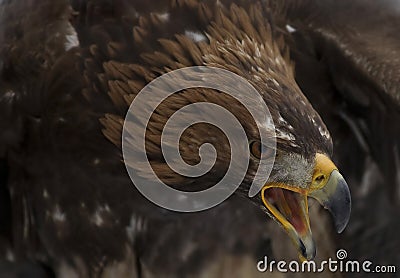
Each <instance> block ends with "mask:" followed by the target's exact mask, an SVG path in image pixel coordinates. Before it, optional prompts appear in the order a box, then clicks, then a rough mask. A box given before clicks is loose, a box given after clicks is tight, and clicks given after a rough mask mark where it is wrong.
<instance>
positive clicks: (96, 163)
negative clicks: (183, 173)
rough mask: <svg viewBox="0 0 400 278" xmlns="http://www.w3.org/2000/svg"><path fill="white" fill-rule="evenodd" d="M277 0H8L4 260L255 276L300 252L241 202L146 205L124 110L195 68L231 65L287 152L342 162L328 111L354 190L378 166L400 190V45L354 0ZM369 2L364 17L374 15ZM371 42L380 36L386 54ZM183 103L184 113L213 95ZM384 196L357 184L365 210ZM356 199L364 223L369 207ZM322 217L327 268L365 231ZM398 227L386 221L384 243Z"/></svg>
mask: <svg viewBox="0 0 400 278" xmlns="http://www.w3.org/2000/svg"><path fill="white" fill-rule="evenodd" d="M272 2H274V1H271V3H270V2H268V1H266V2H262V3H260V2H258V1H241V0H237V1H211V0H208V1H194V0H183V1H182V0H176V1H152V2H151V3H143V2H142V1H127V0H119V1H106V0H101V1H83V0H82V1H79V0H72V1H71V3H69V2H68V1H61V0H60V1H41V2H40V4H39V3H38V2H37V1H32V2H29V1H28V2H24V3H22V2H17V1H3V2H1V6H0V26H1V27H0V40H1V45H0V76H1V77H0V111H1V112H0V115H1V118H0V125H1V128H2V134H1V136H0V155H1V159H2V161H3V166H2V173H1V177H2V179H1V189H2V191H1V192H2V193H0V194H1V195H0V196H1V204H2V206H3V207H2V211H6V212H8V213H5V215H6V216H7V217H5V218H2V219H5V220H4V223H5V224H4V227H6V226H7V227H11V228H10V229H4V230H1V235H2V236H3V238H4V248H2V249H3V250H5V251H4V253H5V255H4V256H5V257H6V253H7V250H8V252H10V251H9V250H11V249H12V254H13V257H14V258H16V260H17V261H19V260H32V261H35V262H41V263H44V264H45V265H48V266H49V267H50V269H52V271H54V272H55V273H56V274H58V275H60V276H61V277H71V275H78V276H93V277H98V276H103V277H112V276H113V275H114V276H116V275H119V276H128V275H130V277H160V275H163V276H167V277H168V276H169V277H201V275H203V276H205V277H211V276H215V277H233V276H232V273H231V272H230V270H229V268H232V269H234V270H235V271H232V272H234V274H235V275H237V277H243V276H246V275H249V276H251V277H253V276H256V275H261V274H259V273H256V272H255V270H254V268H255V262H256V260H258V259H260V258H261V257H263V256H264V255H268V256H269V257H281V256H282V257H285V258H288V257H294V256H295V251H294V250H292V249H291V246H290V245H288V246H287V248H281V247H280V246H278V245H279V243H280V242H283V241H289V239H288V238H287V237H285V236H284V233H283V231H280V230H278V229H277V227H275V226H274V225H276V224H275V223H274V222H272V221H271V220H269V218H268V217H267V216H266V215H265V214H263V213H262V212H261V211H259V210H258V209H257V208H256V207H254V206H253V205H252V204H251V203H250V202H248V201H246V200H244V199H242V198H239V197H237V196H232V197H231V198H230V199H229V200H228V201H226V202H224V203H223V204H222V205H221V206H218V207H217V208H215V209H213V210H210V211H207V212H203V213H198V214H195V215H192V214H191V215H182V214H178V213H172V212H168V211H165V210H163V209H161V208H158V207H156V206H155V205H153V204H151V203H149V202H148V201H147V200H146V199H144V197H142V196H141V195H140V194H139V193H138V192H137V191H136V189H135V188H134V187H133V186H132V184H131V181H130V179H129V178H128V176H127V174H126V172H125V169H124V165H123V163H122V162H121V153H120V149H119V144H120V134H121V127H122V123H123V117H124V115H125V113H126V110H127V108H128V105H129V104H130V102H131V101H132V99H133V97H134V96H135V94H137V93H138V92H139V91H140V90H141V89H142V88H143V86H144V85H145V84H146V83H148V82H149V81H151V80H153V79H154V78H155V77H157V76H159V75H161V74H162V73H164V72H168V71H170V70H172V69H176V68H181V67H184V66H191V65H210V66H216V67H221V68H226V69H228V70H231V71H233V72H235V73H237V74H239V75H241V76H243V77H245V78H246V79H248V80H249V81H250V82H251V83H252V84H253V85H254V86H255V87H256V88H257V89H258V90H259V91H260V92H261V94H262V96H263V98H264V100H265V101H266V103H267V104H268V106H269V107H270V110H271V113H272V115H273V118H274V120H276V121H275V124H276V127H277V137H278V148H279V149H280V150H282V151H286V152H292V153H293V154H296V155H298V156H300V157H304V158H305V160H307V159H309V158H310V157H311V156H312V155H313V153H314V152H315V151H322V152H326V153H331V152H332V139H331V136H330V135H329V132H328V131H327V129H326V127H325V124H324V123H323V122H322V120H321V117H322V119H323V120H324V121H325V123H326V124H327V126H328V127H329V130H330V131H331V134H332V137H333V142H334V144H335V145H334V147H335V154H336V158H337V162H338V164H339V166H341V169H344V171H346V169H348V170H347V171H348V172H347V175H348V176H350V177H351V178H352V181H353V183H352V184H354V185H360V186H365V182H363V181H362V177H363V175H364V174H365V175H366V174H367V173H368V171H369V170H370V168H371V166H370V165H371V164H372V165H373V164H377V165H378V167H380V168H377V167H375V168H373V169H374V170H373V171H376V172H380V173H381V175H382V176H383V177H384V178H385V179H386V181H387V183H388V184H395V185H396V184H397V185H396V186H397V187H396V186H389V185H386V183H384V184H380V183H379V182H377V183H376V184H378V185H381V187H385V188H387V189H388V190H387V191H388V192H390V193H391V194H392V195H394V194H393V192H396V191H398V190H399V189H398V188H399V179H398V177H397V180H396V178H395V176H396V173H397V172H398V168H399V164H398V161H399V147H398V146H399V145H398V143H399V142H398V138H400V136H398V135H399V129H398V127H397V125H396V124H395V123H396V121H395V119H399V114H398V113H399V105H398V103H399V102H398V99H399V98H398V97H397V95H396V92H398V90H397V87H396V86H397V85H396V84H397V83H396V70H397V67H398V65H397V63H395V62H394V60H393V59H390V57H392V56H391V55H392V54H390V53H391V51H392V48H393V49H395V45H396V40H395V39H392V40H391V39H389V35H387V34H382V33H381V32H380V30H381V29H382V27H381V25H380V24H379V22H376V23H375V26H376V27H375V29H370V28H369V27H370V25H371V22H369V21H368V19H367V18H368V17H364V18H365V22H364V21H363V20H357V19H354V17H352V12H353V13H354V10H355V9H356V8H357V7H358V6H357V5H361V4H360V3H358V1H357V3H358V4H354V5H355V7H352V6H351V7H352V9H349V8H348V6H347V5H350V4H344V3H342V2H344V1H339V2H340V3H341V4H340V3H339V4H335V3H334V2H333V1H332V2H329V5H328V4H327V6H325V5H322V4H318V3H315V1H295V2H296V3H295V5H292V4H294V3H291V2H292V1H284V2H285V3H283V4H276V3H272ZM286 2H287V3H286ZM369 2H371V1H369ZM369 2H368V5H366V8H365V10H364V12H365V14H367V15H370V13H371V12H370V10H373V9H374V5H378V4H372V2H371V3H369ZM385 3H386V4H388V3H391V2H390V1H385ZM310 7H313V8H312V9H311V8H310ZM332 7H333V8H334V9H336V11H337V12H335V13H331V10H332ZM379 7H382V6H380V5H379ZM383 7H384V8H385V7H386V6H385V5H383ZM26 11H29V12H26ZM343 11H348V12H347V13H348V14H349V15H346V13H343ZM327 14H329V16H328V15H327ZM26 15H27V16H26ZM326 17H328V18H329V19H330V20H328V21H325V18H326ZM393 17H394V18H397V15H396V13H394V14H393ZM43 18H45V21H43ZM321 19H323V20H321ZM346 20H347V21H346ZM325 22H328V23H325ZM337 22H348V23H349V24H350V23H351V24H352V26H354V27H353V28H354V29H355V31H353V30H348V29H347V28H346V27H345V23H343V25H336V23H337ZM287 24H291V26H293V28H295V29H296V32H293V33H291V32H289V31H288V30H287V26H286V25H287ZM382 24H383V25H385V24H386V25H385V26H387V25H388V26H395V25H394V23H392V22H390V21H389V20H388V21H387V22H385V23H382ZM392 24H393V25H392ZM393 28H394V27H392V29H393ZM393 30H394V29H393ZM354 32H356V33H357V34H359V36H358V37H355V36H353V34H354ZM374 37H379V38H380V39H379V40H376V41H378V42H381V41H382V39H385V44H384V47H381V44H377V43H374V42H373V41H374V40H373V39H371V38H374ZM289 51H290V52H291V58H292V60H293V61H292V60H291V59H290V58H289ZM393 51H394V50H393ZM376 53H378V54H379V55H376ZM244 54H246V55H244ZM344 69H346V70H347V72H345V71H344ZM295 78H296V80H297V82H298V83H299V85H300V88H301V89H302V90H300V88H299V87H298V85H297V84H296V82H295ZM303 93H304V94H305V95H306V96H307V98H308V99H307V98H306V97H305V96H304V95H303ZM185 94H186V95H187V96H186V98H184V99H186V101H187V102H188V103H189V102H192V101H194V100H196V99H202V98H208V97H209V96H208V94H210V93H209V92H207V91H201V90H188V91H187V92H182V95H183V96H185ZM215 101H216V102H218V101H221V100H218V99H215ZM172 102H173V101H172ZM310 102H311V103H312V106H314V108H315V110H314V108H313V107H312V106H311V104H310ZM173 103H175V102H173ZM184 103H185V102H183V103H181V104H184ZM332 104H335V107H333V108H332ZM366 109H368V110H366ZM162 111H166V110H162ZM316 111H318V112H319V114H320V115H321V117H320V116H319V114H318V113H317V112H316ZM366 111H367V112H366ZM278 119H279V120H278ZM280 119H283V120H280ZM249 125H250V124H249ZM249 129H250V127H249ZM305 131H306V132H305ZM293 138H294V139H293ZM111 142H112V143H113V144H112V143H111ZM199 144H200V142H199ZM349 146H350V148H351V152H349V151H348V149H349ZM353 147H354V149H353ZM155 149H156V150H157V147H155ZM350 154H351V155H350ZM349 156H351V157H350V158H349ZM388 157H389V158H388ZM396 159H397V160H396ZM360 160H363V161H365V163H363V164H360V163H359V161H360ZM390 161H396V162H395V163H388V162H390ZM291 163H292V161H287V164H291ZM360 165H361V166H360ZM364 165H366V166H364ZM367 166H368V167H369V168H368V169H366V167H367ZM290 178H291V177H289V176H288V177H287V179H288V181H290ZM304 180H305V178H304ZM396 181H397V183H396ZM374 188H375V189H372V190H371V191H368V190H367V189H366V190H367V191H366V192H365V193H364V195H363V193H362V192H364V191H363V190H362V189H361V190H358V188H357V189H356V188H354V190H355V191H356V192H357V194H359V196H358V195H356V200H370V198H371V196H373V195H371V194H374V192H376V190H377V189H376V187H374ZM8 193H9V194H8ZM8 196H9V197H8ZM379 196H380V198H381V199H383V200H386V199H385V198H386V195H384V194H380V195H379ZM3 200H4V201H3ZM3 204H4V205H3ZM359 204H360V205H358V207H357V206H356V209H355V210H356V213H355V215H358V214H360V212H361V211H363V209H365V207H364V206H363V205H362V203H361V202H360V203H359ZM367 207H368V208H369V206H367ZM312 209H313V214H314V218H313V217H311V219H315V220H312V221H315V225H313V223H312V226H313V231H314V234H316V235H317V241H322V240H319V238H321V239H324V240H325V245H322V246H321V247H320V248H319V252H320V253H319V254H320V257H319V258H318V259H325V258H327V257H328V255H330V256H332V257H334V255H333V254H334V252H335V251H336V250H335V247H336V246H339V245H337V244H341V243H343V242H351V240H353V239H355V238H356V234H357V233H358V231H359V230H357V227H356V226H353V227H352V226H350V228H351V229H350V231H349V232H348V234H347V238H345V240H343V241H342V242H340V243H337V240H336V239H335V238H334V236H333V235H331V234H330V229H329V228H325V226H329V225H330V224H329V222H328V221H327V220H326V219H325V215H323V214H321V213H319V210H318V208H317V207H316V206H315V207H312ZM369 209H370V210H369V211H371V210H372V208H369ZM393 211H394V210H393ZM392 214H393V216H392V217H393V219H394V216H395V215H396V213H395V212H393V213H392ZM371 215H372V212H371ZM379 215H380V214H378V215H376V216H374V217H375V218H374V219H378V218H379ZM357 217H358V216H356V221H355V222H356V223H357ZM360 218H361V219H362V216H360ZM360 218H359V219H360ZM10 219H12V221H11V220H10ZM390 219H392V218H390V215H389V220H387V222H384V224H382V225H384V226H383V229H385V234H390V231H391V230H389V228H387V227H388V226H386V225H389V224H387V223H392V221H391V220H390ZM2 221H3V220H2ZM268 222H270V223H268ZM358 223H360V220H358ZM359 225H361V227H365V222H362V221H361V224H359ZM2 226H3V225H2ZM386 230H387V232H386ZM380 234H381V232H377V233H376V236H375V237H373V236H372V237H373V238H377V237H379V235H380ZM282 235H283V236H282ZM11 238H12V239H13V240H11ZM362 240H365V238H364V237H363V238H362ZM361 242H364V241H361ZM398 245H399V243H398V242H395V244H394V245H391V246H390V247H388V248H387V249H388V251H390V252H392V250H396V249H394V248H396V246H398ZM2 246H3V245H0V247H2ZM347 246H348V245H346V246H344V247H347ZM340 247H341V246H340ZM354 252H357V248H354ZM388 263H390V262H388ZM224 264H227V265H228V267H224ZM221 273H222V274H221ZM249 273H251V274H249ZM63 275H64V276H63Z"/></svg>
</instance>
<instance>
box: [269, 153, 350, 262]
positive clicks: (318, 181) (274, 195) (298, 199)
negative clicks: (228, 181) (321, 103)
mask: <svg viewBox="0 0 400 278" xmlns="http://www.w3.org/2000/svg"><path fill="white" fill-rule="evenodd" d="M308 197H312V198H314V199H316V200H317V201H318V202H319V203H320V204H321V205H322V206H323V207H324V208H326V209H328V210H329V212H330V213H331V215H332V217H333V221H334V224H335V227H336V230H337V232H338V233H341V232H342V231H343V230H344V228H345V227H346V225H347V223H348V221H349V218H350V212H351V198H350V191H349V188H348V186H347V183H346V181H345V180H344V178H343V177H342V175H341V174H340V173H339V171H338V170H337V168H336V166H335V164H333V162H332V161H331V160H330V159H329V158H328V157H327V156H326V155H323V154H317V155H316V158H315V166H314V174H313V178H312V181H311V184H310V185H309V186H308V187H307V188H298V187H294V186H292V185H287V184H283V183H267V184H266V185H265V186H264V187H263V189H262V191H261V198H262V200H263V203H264V205H265V207H266V208H267V209H268V210H269V212H270V213H271V214H272V216H273V217H274V218H275V219H276V220H277V221H278V222H279V223H280V224H281V225H282V226H283V228H284V229H285V230H286V232H287V233H288V235H289V236H290V238H291V239H292V241H293V243H294V244H295V246H296V247H297V249H298V251H299V256H300V259H301V260H312V259H313V258H314V257H315V254H316V247H315V243H314V240H313V237H312V233H311V228H310V219H309V214H308V202H307V198H308Z"/></svg>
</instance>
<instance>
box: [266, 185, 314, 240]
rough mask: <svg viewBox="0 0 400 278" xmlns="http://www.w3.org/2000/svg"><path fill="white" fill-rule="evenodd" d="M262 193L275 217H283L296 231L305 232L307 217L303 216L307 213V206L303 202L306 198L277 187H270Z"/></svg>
mask: <svg viewBox="0 0 400 278" xmlns="http://www.w3.org/2000/svg"><path fill="white" fill-rule="evenodd" d="M264 194H265V198H266V202H267V203H268V204H269V205H270V206H272V209H270V210H271V212H272V213H273V214H274V216H275V217H278V218H279V219H282V218H284V219H285V220H286V221H288V222H289V223H288V224H290V225H292V226H293V228H294V229H295V230H296V231H297V232H305V230H306V229H307V222H306V221H307V219H305V218H304V216H305V215H308V206H307V204H304V202H307V198H303V197H302V195H300V194H299V193H297V192H294V191H290V190H287V189H283V188H279V187H271V188H269V189H267V190H266V191H265V192H264Z"/></svg>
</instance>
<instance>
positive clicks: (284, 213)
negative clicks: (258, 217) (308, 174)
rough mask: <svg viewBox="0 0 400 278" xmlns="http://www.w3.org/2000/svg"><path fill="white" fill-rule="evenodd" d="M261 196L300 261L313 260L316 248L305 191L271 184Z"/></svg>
mask: <svg viewBox="0 0 400 278" xmlns="http://www.w3.org/2000/svg"><path fill="white" fill-rule="evenodd" d="M261 196H262V200H263V203H264V205H265V207H266V208H267V209H268V211H269V213H270V214H272V216H273V217H274V218H275V219H276V221H278V222H279V223H280V225H281V226H282V227H283V228H284V229H285V230H286V232H287V233H288V235H289V236H290V238H291V240H292V241H293V243H294V244H295V246H297V249H298V252H299V257H300V260H312V259H314V257H315V253H316V248H315V244H314V240H313V238H312V234H311V229H310V220H309V215H308V200H307V191H306V190H305V189H299V188H288V187H287V186H285V185H281V184H272V185H267V186H265V187H264V188H263V190H262V193H261Z"/></svg>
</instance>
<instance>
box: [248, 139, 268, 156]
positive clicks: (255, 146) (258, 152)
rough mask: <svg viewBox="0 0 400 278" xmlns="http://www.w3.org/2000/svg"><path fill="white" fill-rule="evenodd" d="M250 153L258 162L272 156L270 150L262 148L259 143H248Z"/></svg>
mask: <svg viewBox="0 0 400 278" xmlns="http://www.w3.org/2000/svg"><path fill="white" fill-rule="evenodd" d="M250 153H251V155H252V156H253V157H254V158H256V159H258V160H260V159H262V158H267V157H270V156H271V155H272V149H271V148H267V147H266V146H263V145H262V144H261V142H260V141H252V142H250Z"/></svg>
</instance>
